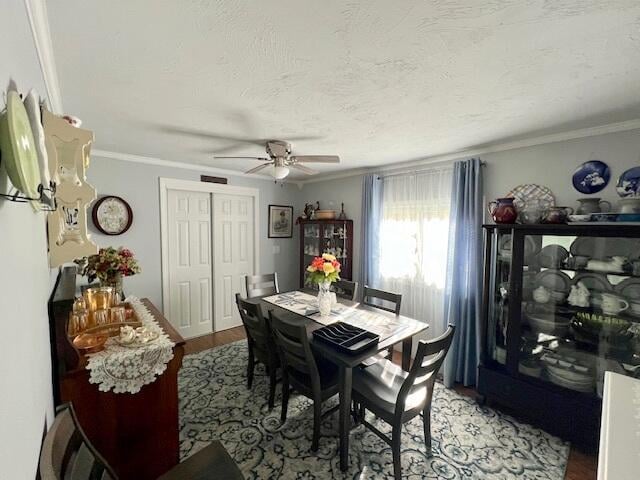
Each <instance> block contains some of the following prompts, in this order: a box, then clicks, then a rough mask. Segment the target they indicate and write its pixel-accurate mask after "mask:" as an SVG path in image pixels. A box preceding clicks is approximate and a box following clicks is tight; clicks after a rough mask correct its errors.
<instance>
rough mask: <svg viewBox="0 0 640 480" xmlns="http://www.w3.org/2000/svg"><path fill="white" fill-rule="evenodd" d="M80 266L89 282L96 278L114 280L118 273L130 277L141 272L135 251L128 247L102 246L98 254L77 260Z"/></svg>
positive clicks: (81, 271) (103, 280) (82, 273)
mask: <svg viewBox="0 0 640 480" xmlns="http://www.w3.org/2000/svg"><path fill="white" fill-rule="evenodd" d="M75 263H77V264H78V265H79V266H80V274H81V275H85V276H86V277H87V278H88V280H89V282H92V281H93V280H95V279H96V278H97V279H98V280H100V281H101V282H105V281H110V280H113V279H114V278H115V277H117V276H118V275H120V276H122V277H130V276H131V275H135V274H136V273H140V272H141V269H140V265H138V261H137V260H136V259H135V257H134V255H133V252H132V251H131V250H129V249H128V248H123V247H120V248H118V249H116V248H114V247H107V248H101V249H100V250H99V251H98V253H97V254H96V255H91V256H89V257H84V258H82V259H79V260H75Z"/></svg>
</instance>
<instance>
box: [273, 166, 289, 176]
mask: <svg viewBox="0 0 640 480" xmlns="http://www.w3.org/2000/svg"><path fill="white" fill-rule="evenodd" d="M271 175H272V176H273V178H275V179H276V180H282V179H283V178H285V177H286V176H287V175H289V168H288V167H285V166H281V165H274V167H273V170H272V172H271Z"/></svg>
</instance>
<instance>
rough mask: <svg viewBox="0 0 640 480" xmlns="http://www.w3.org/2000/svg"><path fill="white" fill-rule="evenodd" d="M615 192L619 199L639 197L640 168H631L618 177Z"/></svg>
mask: <svg viewBox="0 0 640 480" xmlns="http://www.w3.org/2000/svg"><path fill="white" fill-rule="evenodd" d="M616 191H617V192H618V195H620V196H621V197H640V167H633V168H630V169H629V170H626V171H625V172H623V173H622V175H620V178H619V179H618V185H616Z"/></svg>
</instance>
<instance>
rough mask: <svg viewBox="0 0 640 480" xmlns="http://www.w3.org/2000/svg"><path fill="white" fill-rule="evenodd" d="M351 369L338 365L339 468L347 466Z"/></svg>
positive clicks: (345, 468)
mask: <svg viewBox="0 0 640 480" xmlns="http://www.w3.org/2000/svg"><path fill="white" fill-rule="evenodd" d="M352 373H353V372H352V370H351V368H347V367H343V366H341V367H340V470H342V471H343V472H344V471H346V470H347V469H348V468H349V422H350V414H349V410H350V408H351V381H352Z"/></svg>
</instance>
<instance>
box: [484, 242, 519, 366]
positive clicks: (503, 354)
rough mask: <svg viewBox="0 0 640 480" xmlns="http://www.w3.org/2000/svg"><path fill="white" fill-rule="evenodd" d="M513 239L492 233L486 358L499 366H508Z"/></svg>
mask: <svg viewBox="0 0 640 480" xmlns="http://www.w3.org/2000/svg"><path fill="white" fill-rule="evenodd" d="M512 246H513V239H512V235H511V234H510V233H505V232H502V231H499V230H497V231H495V232H494V233H493V238H492V248H493V257H494V258H495V259H496V262H494V263H493V265H492V269H491V272H490V282H489V285H491V288H490V292H489V312H488V313H489V315H488V319H489V324H488V328H487V346H488V355H489V357H490V358H491V359H492V360H494V361H495V362H498V363H500V364H502V365H506V363H507V325H508V324H509V295H510V274H511V260H512V255H511V253H512Z"/></svg>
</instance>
